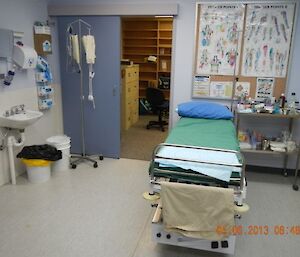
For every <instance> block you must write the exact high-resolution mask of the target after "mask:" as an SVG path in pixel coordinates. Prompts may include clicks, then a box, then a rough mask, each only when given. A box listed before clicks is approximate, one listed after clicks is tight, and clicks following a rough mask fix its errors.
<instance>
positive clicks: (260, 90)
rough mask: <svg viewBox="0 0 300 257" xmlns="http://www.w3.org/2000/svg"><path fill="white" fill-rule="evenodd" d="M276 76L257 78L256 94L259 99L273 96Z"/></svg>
mask: <svg viewBox="0 0 300 257" xmlns="http://www.w3.org/2000/svg"><path fill="white" fill-rule="evenodd" d="M274 83H275V79H274V78H257V82H256V95H255V98H257V99H265V98H269V97H272V96H273V90H274Z"/></svg>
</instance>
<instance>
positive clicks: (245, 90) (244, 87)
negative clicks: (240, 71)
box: [234, 82, 250, 97]
mask: <svg viewBox="0 0 300 257" xmlns="http://www.w3.org/2000/svg"><path fill="white" fill-rule="evenodd" d="M249 95H250V82H236V83H235V91H234V96H235V97H242V96H249Z"/></svg>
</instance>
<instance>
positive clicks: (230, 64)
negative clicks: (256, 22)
mask: <svg viewBox="0 0 300 257" xmlns="http://www.w3.org/2000/svg"><path fill="white" fill-rule="evenodd" d="M244 12H245V6H244V5H243V4H201V6H200V14H199V22H198V32H197V35H198V36H197V45H196V55H197V59H196V69H195V73H196V74H198V75H234V74H237V73H238V70H239V59H240V58H239V56H240V50H241V42H242V30H243V22H244Z"/></svg>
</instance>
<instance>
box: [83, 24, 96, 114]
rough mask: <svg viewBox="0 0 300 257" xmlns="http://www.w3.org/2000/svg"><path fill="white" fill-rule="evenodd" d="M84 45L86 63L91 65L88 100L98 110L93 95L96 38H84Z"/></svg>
mask: <svg viewBox="0 0 300 257" xmlns="http://www.w3.org/2000/svg"><path fill="white" fill-rule="evenodd" d="M82 44H83V48H84V51H85V55H86V63H87V64H88V65H89V95H88V100H89V101H91V102H92V104H93V108H94V109H96V105H95V98H94V93H93V78H94V76H95V72H94V70H93V64H94V63H95V59H96V45H95V38H94V36H92V35H90V29H89V35H85V36H83V37H82Z"/></svg>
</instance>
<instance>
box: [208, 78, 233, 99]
mask: <svg viewBox="0 0 300 257" xmlns="http://www.w3.org/2000/svg"><path fill="white" fill-rule="evenodd" d="M232 89H233V82H232V81H211V82H210V92H209V94H210V97H214V98H227V99H230V98H232Z"/></svg>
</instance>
